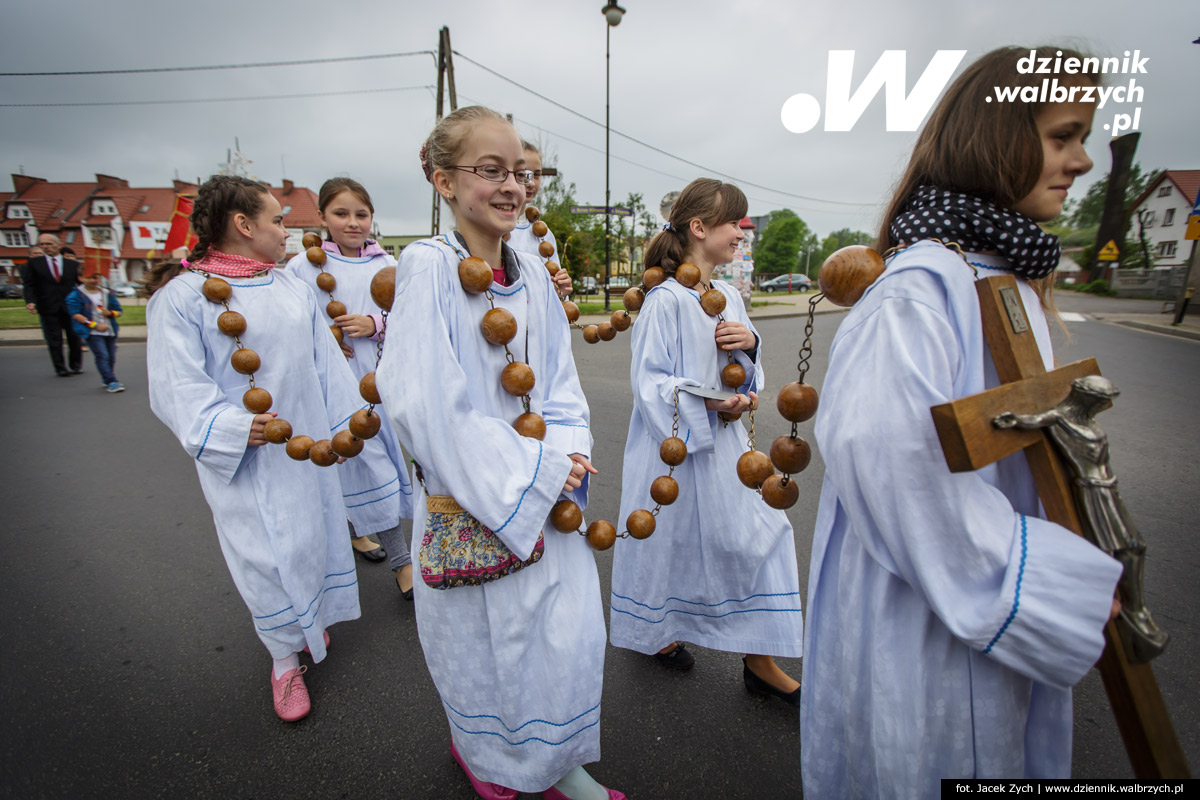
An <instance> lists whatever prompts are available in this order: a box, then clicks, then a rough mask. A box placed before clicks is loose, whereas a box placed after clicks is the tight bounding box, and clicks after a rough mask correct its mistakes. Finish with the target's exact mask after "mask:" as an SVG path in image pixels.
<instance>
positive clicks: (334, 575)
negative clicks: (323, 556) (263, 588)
mask: <svg viewBox="0 0 1200 800" xmlns="http://www.w3.org/2000/svg"><path fill="white" fill-rule="evenodd" d="M351 574H353V575H354V576H355V577H354V580H352V581H350V583H342V584H338V585H337V586H322V587H321V591H319V592H317V596H316V597H314V598H313V599H312V600H311V601H310V602H309V604H308V608H306V609H304V612H303V613H302V614H298V615H297V616H296V618H295V619H294V620H291V621H290V622H285V623H283V624H282V625H276V626H275V627H273V628H263V627H260V626H259V625H258V624H255V626H254V627H255V628H257V629H258V630H260V631H263V632H264V633H265V632H267V631H274V630H278V629H279V628H286V627H287V626H288V625H294V624H296V623H298V622H300V620H301V619H302V618H304V617H307V616H308V615H309V612H312V613H313V614H314V615H315V614H316V613H318V612H320V610H321V606H320V605H317V610H316V611H313V610H312V608H313V605H314V604H317V601H318V600H321V599H322V598H323V597H324V596H325V593H326V592H328V591H329V590H331V589H346V588H348V587H350V586H354V585H355V584H356V583H358V575H357V573H356V571H355V570H353V569H351V570H347V571H346V572H331V573H330V574H328V575H326V576H325V578H324V580H329V579H330V578H340V577H341V576H343V575H351ZM293 609H294V607H293V606H288V607H287V608H284V609H282V610H280V611H276V612H275V613H273V614H264V615H262V616H258V617H253V619H256V620H260V619H270V618H271V617H277V616H279V615H280V614H282V613H283V612H284V611H289V610H293ZM315 621H316V620H313V622H315ZM313 622H310V623H308V624H307V625H301V626H300V627H301V628H305V629H308V628H311V627H312V626H313Z"/></svg>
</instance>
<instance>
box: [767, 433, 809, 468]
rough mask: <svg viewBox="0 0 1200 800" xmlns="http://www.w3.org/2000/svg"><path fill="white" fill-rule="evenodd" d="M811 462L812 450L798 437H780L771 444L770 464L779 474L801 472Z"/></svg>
mask: <svg viewBox="0 0 1200 800" xmlns="http://www.w3.org/2000/svg"><path fill="white" fill-rule="evenodd" d="M811 460H812V448H811V447H809V446H808V442H806V441H804V440H803V439H801V438H800V437H799V436H794V437H793V436H780V437H778V438H777V439H775V441H773V442H771V463H772V464H774V465H775V467H776V468H777V469H778V470H779V471H780V472H790V473H793V474H795V473H797V472H803V471H804V468H805V467H807V466H808V462H809V461H811Z"/></svg>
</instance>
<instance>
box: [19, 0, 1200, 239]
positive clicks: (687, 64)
mask: <svg viewBox="0 0 1200 800" xmlns="http://www.w3.org/2000/svg"><path fill="white" fill-rule="evenodd" d="M621 4H622V6H623V7H624V8H625V9H626V10H627V14H626V15H625V18H624V20H623V21H622V22H621V24H620V26H619V27H616V28H613V29H612V30H611V37H612V38H611V52H612V58H611V80H612V96H611V103H612V112H611V113H612V128H613V130H614V131H620V132H621V133H624V134H628V135H629V136H631V137H633V138H635V139H638V140H641V141H642V142H645V143H646V144H649V145H652V146H654V147H657V148H659V149H660V150H663V151H667V152H669V153H671V154H673V155H676V156H679V157H681V158H683V159H686V160H687V161H690V162H694V164H698V165H701V166H693V165H690V164H687V163H683V162H681V161H678V160H676V159H674V158H672V157H670V156H667V155H665V154H663V153H661V152H656V151H655V150H653V149H649V148H647V147H645V146H643V145H641V144H637V143H634V142H631V141H629V140H628V139H625V138H622V137H621V136H619V135H617V134H615V133H614V134H613V136H612V144H611V149H612V161H611V186H612V197H613V201H614V202H617V201H618V200H619V199H621V198H624V197H625V196H626V195H627V194H628V193H630V192H640V193H642V194H643V195H644V197H645V198H646V200H647V204H648V205H649V206H650V207H651V208H652V209H657V207H658V202H659V199H660V198H661V197H662V196H663V195H664V194H665V193H667V192H668V191H671V190H673V189H680V188H682V187H683V186H684V185H685V184H686V183H687V182H688V181H690V180H691V179H693V178H695V177H699V176H701V175H711V174H715V173H723V174H724V175H727V176H733V177H734V178H735V179H737V182H739V183H740V185H741V186H742V188H743V189H744V190H745V192H746V194H747V195H748V196H749V197H750V213H751V214H752V215H758V214H765V213H767V212H769V211H772V210H774V209H777V208H792V209H794V210H795V211H797V212H798V213H799V214H800V216H801V217H802V218H804V219H805V221H807V222H808V224H809V226H810V227H811V228H812V229H813V230H815V231H816V232H817V233H818V234H819V235H822V236H824V235H825V234H828V233H829V232H830V231H832V230H834V229H837V228H842V227H851V228H858V229H862V230H868V231H873V230H874V228H875V226H876V224H877V219H878V214H879V213H880V210H881V204H882V203H883V202H885V200H886V198H887V195H888V192H889V189H890V187H891V186H892V184H893V182H894V181H895V180H896V178H897V177H898V172H899V170H900V169H901V168H902V167H903V165H904V162H905V160H906V158H907V156H908V153H909V150H910V148H911V145H912V142H913V139H914V137H915V135H916V134H914V133H905V132H888V131H886V130H885V120H884V96H883V92H880V93H879V94H878V95H877V96H876V97H875V99H874V100H873V101H872V103H871V105H870V106H869V107H868V108H867V110H866V112H865V113H864V114H863V116H862V118H861V119H860V120H859V122H858V123H857V124H856V125H855V126H854V127H853V129H852V130H851V131H848V132H826V131H824V130H823V129H822V128H823V124H818V125H817V127H816V128H814V129H813V130H811V131H809V132H808V133H804V134H796V133H791V132H789V131H788V130H787V129H785V128H784V126H783V124H782V122H781V120H780V109H781V107H782V105H783V103H784V101H785V100H787V99H788V98H789V97H790V96H792V95H793V94H796V93H799V92H805V93H809V94H812V95H813V96H814V97H816V98H817V99H818V101H820V103H821V104H822V106H823V105H824V97H825V81H826V71H827V63H828V58H829V51H831V50H854V51H856V56H855V62H854V77H853V86H855V87H857V86H858V84H859V83H860V82H861V81H862V79H863V78H864V76H865V75H866V74H867V72H868V71H869V70H870V68H871V67H872V66H873V65H874V63H875V61H876V59H878V58H879V57H880V55H881V54H882V53H883V51H885V50H888V49H893V50H904V51H906V54H907V61H908V81H907V86H908V88H910V89H911V87H912V86H913V84H914V82H915V81H916V80H917V78H918V77H919V76H920V74H921V72H922V70H924V68H925V66H926V65H927V64H928V63H929V62H930V60H931V59H932V58H933V57H934V54H935V53H936V51H938V50H966V51H967V55H966V57H965V58H964V59H963V61H962V63H961V64H960V65H959V68H958V70H959V71H961V69H962V68H963V67H965V66H966V65H967V64H968V63H970V62H971V61H972V60H974V59H975V58H977V57H978V56H980V55H982V54H983V53H985V52H987V51H988V50H990V49H992V48H994V47H999V46H1002V45H1009V44H1016V45H1030V46H1032V45H1036V44H1041V43H1049V44H1058V45H1063V44H1066V45H1071V46H1074V47H1077V48H1080V49H1083V50H1086V51H1088V52H1090V53H1091V54H1094V55H1099V56H1108V55H1115V56H1122V55H1123V54H1124V52H1125V51H1126V50H1129V51H1134V50H1140V51H1141V55H1142V56H1143V57H1148V58H1149V60H1148V61H1147V62H1146V63H1145V68H1146V74H1144V75H1143V74H1139V75H1136V76H1132V77H1135V78H1136V80H1137V83H1138V85H1140V86H1142V87H1143V89H1144V93H1145V94H1144V102H1143V103H1141V104H1140V107H1141V115H1140V125H1139V128H1140V130H1141V131H1142V134H1143V135H1142V138H1141V142H1140V144H1139V148H1138V154H1137V159H1138V161H1139V163H1141V164H1142V166H1143V167H1145V168H1164V167H1165V168H1197V167H1200V145H1198V144H1197V142H1198V139H1200V131H1198V129H1197V128H1198V122H1200V113H1197V108H1196V96H1197V94H1196V89H1195V86H1196V81H1195V76H1196V75H1197V74H1198V73H1200V45H1195V44H1192V41H1193V40H1195V39H1196V38H1197V37H1200V12H1198V11H1197V4H1196V3H1195V2H1194V0H1170V1H1162V2H1152V3H1142V4H1132V3H1127V2H1120V3H1119V2H1116V1H1115V0H1086V1H1084V2H1079V1H1077V0H1058V1H1057V2H1046V0H1033V1H1032V2H1031V1H1030V0H1002V1H998V0H991V1H990V2H989V1H982V2H949V1H947V2H937V1H936V0H920V1H919V2H912V1H906V2H898V1H896V0H889V1H888V2H882V1H881V0H865V1H863V0H860V2H854V3H849V2H820V3H801V2H796V1H795V0H787V1H786V2H784V0H741V2H737V3H734V2H729V0H722V2H716V0H687V1H686V2H685V0H621ZM603 5H604V2H603V0H553V1H551V0H529V2H525V3H520V4H518V3H514V2H485V1H484V0H440V1H439V2H414V1H413V0H393V2H387V3H372V2H366V0H361V1H360V2H337V3H332V2H312V1H311V0H292V1H291V2H287V3H281V2H245V0H239V2H229V1H228V0H206V2H203V3H195V2H193V3H187V4H183V3H176V2H162V1H161V0H159V1H158V2H140V1H139V0H106V2H103V3H92V2H86V3H85V2H79V1H78V0H75V2H61V0H38V2H33V3H16V2H5V4H4V16H3V28H0V65H2V68H0V72H5V73H12V72H34V71H65V70H112V69H135V68H146V67H177V66H193V65H216V64H240V63H248V62H263V61H282V60H298V59H308V58H336V57H343V56H352V55H373V54H385V53H401V52H409V51H421V50H436V49H437V41H438V30H439V28H440V27H441V26H443V25H446V26H449V28H450V34H451V43H452V45H453V47H454V49H455V50H457V51H460V52H461V53H462V55H463V56H465V57H467V58H469V59H472V60H474V61H476V62H478V63H479V64H482V65H484V66H486V67H487V68H489V69H491V70H494V71H495V72H498V73H500V74H501V75H503V76H505V77H506V78H508V79H511V80H512V81H515V82H516V83H519V84H522V85H524V86H526V87H528V88H530V89H532V90H534V91H536V92H538V93H540V94H541V95H544V96H545V97H547V98H549V99H551V100H553V101H556V102H557V103H560V104H562V105H563V106H567V107H569V108H570V109H572V110H573V111H575V112H578V114H580V115H583V116H586V117H590V118H592V119H593V120H598V121H599V122H600V123H603V121H604V91H605V81H604V78H605V63H604V52H605V30H606V25H605V21H604V17H603V15H602V14H601V7H602V6H603ZM514 8H523V9H525V11H524V13H522V14H521V15H514V14H512V13H511V10H512V9H514ZM467 58H461V57H457V56H456V57H455V78H456V83H457V88H458V100H459V105H460V106H461V105H467V104H469V103H473V102H478V103H483V104H486V105H489V106H492V107H493V108H496V109H497V110H499V111H502V112H507V113H511V114H513V116H514V118H515V121H516V124H517V127H518V129H519V130H520V132H521V133H522V134H523V135H524V136H525V137H526V138H530V139H534V140H537V141H540V142H542V143H544V144H545V145H547V146H548V150H549V152H550V154H551V161H553V162H556V163H557V166H558V167H559V169H560V171H561V172H562V173H563V175H564V176H566V178H567V179H568V180H570V181H573V182H574V183H575V184H576V186H577V192H576V197H577V198H578V199H579V200H580V201H581V202H590V203H603V200H604V128H603V124H601V125H595V124H592V123H590V122H588V121H586V120H584V119H582V118H580V117H579V116H576V115H574V114H572V113H570V112H568V111H565V110H563V109H562V108H559V107H556V106H555V105H554V104H552V103H550V102H548V101H547V100H545V99H542V98H540V97H538V96H536V95H534V94H531V93H530V92H527V91H525V90H523V89H521V88H518V87H517V86H514V85H513V84H512V83H508V82H506V81H504V80H502V79H500V78H498V77H495V76H494V75H492V74H489V73H488V72H486V71H484V70H483V69H481V68H480V67H478V66H476V65H475V64H473V63H471V62H470V61H468V60H467ZM956 74H957V72H956ZM1128 77H1130V76H1124V77H1121V76H1117V77H1114V78H1113V79H1111V80H1110V83H1114V84H1119V85H1124V84H1125V83H1126V82H1127V79H1128ZM436 78H437V71H436V66H435V64H434V60H433V58H432V57H431V56H429V55H417V56H410V57H404V58H389V59H381V60H372V61H361V62H344V63H334V64H324V65H307V66H291V67H275V68H259V69H236V70H222V71H205V72H181V73H158V74H147V75H105V76H61V77H59V76H55V77H0V104H3V106H2V107H0V142H2V143H3V147H2V150H0V152H2V153H3V160H4V163H3V168H4V169H5V170H7V172H9V173H17V172H21V171H24V172H25V174H28V175H35V176H38V177H42V178H46V179H48V180H51V181H89V180H92V176H93V174H94V173H97V172H101V173H107V174H111V175H116V176H119V177H122V178H125V179H127V180H129V181H130V183H131V184H133V185H134V186H169V185H170V183H171V179H172V178H174V177H176V175H178V177H181V178H184V179H187V180H195V179H196V178H197V177H202V178H203V177H206V176H208V175H210V174H212V173H213V172H214V171H215V170H216V168H217V165H218V164H219V163H220V162H222V161H224V159H225V155H226V150H227V149H228V148H231V147H233V144H234V139H235V137H237V138H238V140H239V141H240V143H241V150H242V153H243V155H244V156H245V157H246V158H248V159H251V160H252V161H253V164H252V165H251V167H250V171H251V173H252V174H253V175H254V176H256V177H258V178H259V179H262V180H265V181H268V182H269V183H272V184H279V183H280V181H281V180H282V178H284V177H286V178H290V179H291V180H293V181H295V182H296V183H298V184H301V185H305V186H309V187H311V188H312V189H314V190H316V189H317V188H319V186H320V184H321V183H322V181H324V180H325V179H326V178H329V177H333V176H335V175H349V176H351V177H354V178H357V179H359V180H360V181H362V182H363V183H364V184H365V185H366V187H367V189H368V190H369V191H370V192H371V194H372V197H373V199H374V202H375V207H376V216H377V219H378V221H379V224H380V226H381V228H382V230H383V232H384V233H387V234H419V233H424V232H428V229H429V217H430V189H429V186H428V184H427V183H426V182H425V180H424V176H423V175H422V173H421V170H420V166H419V164H418V160H417V152H418V150H419V148H420V146H421V143H422V142H423V141H424V138H425V136H426V135H427V134H428V132H429V129H430V128H431V127H432V125H433V121H434V114H435V110H434V92H433V90H432V88H431V87H432V86H433V85H434V84H435V83H436ZM401 87H417V88H408V89H406V90H404V91H388V92H370V93H366V90H377V89H396V88H401ZM1189 87H1190V88H1189ZM300 93H322V94H324V95H325V96H322V97H311V98H291V99H258V100H253V101H240V102H213V103H196V102H189V103H181V104H171V105H121V104H120V103H121V102H123V101H125V102H127V101H147V100H185V99H186V100H196V99H205V98H239V97H240V98H249V97H263V96H269V95H295V94H300ZM28 103H58V104H61V103H100V104H102V105H98V106H84V107H79V106H76V107H61V106H59V107H36V108H32V107H13V104H28ZM1135 107H1136V104H1125V105H1120V106H1118V105H1114V104H1112V103H1110V104H1109V106H1108V107H1106V108H1105V109H1101V110H1100V111H1099V112H1098V113H1097V115H1096V129H1095V132H1094V134H1093V136H1092V138H1091V141H1090V143H1089V145H1088V150H1089V153H1090V154H1091V156H1092V158H1093V159H1094V160H1095V162H1096V168H1095V169H1094V171H1093V172H1092V174H1090V175H1088V176H1087V177H1085V178H1084V179H1083V180H1081V181H1079V182H1077V184H1076V189H1075V190H1074V191H1073V192H1072V194H1073V196H1076V197H1080V196H1082V194H1083V191H1084V190H1085V189H1086V186H1087V185H1088V184H1089V183H1090V182H1091V181H1092V180H1094V179H1096V178H1098V177H1100V176H1102V175H1103V174H1104V173H1105V172H1106V171H1107V169H1108V166H1109V163H1110V156H1109V153H1108V142H1109V139H1108V136H1109V133H1108V131H1105V130H1103V129H1102V127H1101V126H1102V125H1103V124H1104V123H1106V122H1111V121H1112V115H1113V114H1115V113H1131V112H1133V110H1134V109H1135ZM822 121H823V120H822ZM751 183H753V184H757V186H752V185H750V184H751ZM0 186H3V187H4V188H5V189H11V186H10V185H9V184H8V183H7V180H6V179H5V180H3V181H0ZM760 187H765V188H760ZM796 195H800V196H804V197H808V198H816V199H813V200H802V199H799V198H798V197H796ZM831 201H837V202H836V203H835V202H831ZM849 204H858V205H849ZM444 219H446V218H445V217H444Z"/></svg>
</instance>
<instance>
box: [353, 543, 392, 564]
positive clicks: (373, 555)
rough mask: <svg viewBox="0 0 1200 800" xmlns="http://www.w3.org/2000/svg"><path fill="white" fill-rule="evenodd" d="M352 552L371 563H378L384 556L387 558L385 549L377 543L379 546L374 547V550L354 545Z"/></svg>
mask: <svg viewBox="0 0 1200 800" xmlns="http://www.w3.org/2000/svg"><path fill="white" fill-rule="evenodd" d="M354 552H356V553H358V554H359V555H360V556H362V557H363V558H364V559H366V560H367V561H370V562H371V563H373V564H378V563H379V562H380V561H383V560H384V559H385V558H387V550H384V549H383V545H379V547H376V548H375V549H374V550H359V549H358V548H357V547H356V548H354Z"/></svg>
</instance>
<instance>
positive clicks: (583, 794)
mask: <svg viewBox="0 0 1200 800" xmlns="http://www.w3.org/2000/svg"><path fill="white" fill-rule="evenodd" d="M554 788H555V789H558V790H559V791H560V792H562V793H563V794H565V795H566V796H567V797H569V798H571V800H608V790H607V789H605V788H604V787H603V786H601V785H600V784H598V783H596V779H595V778H593V777H592V776H591V775H588V774H587V770H585V769H584V768H583V767H576V768H575V769H573V770H571V771H570V772H568V773H567V774H566V775H564V776H563V777H562V780H560V781H559V782H558V783H556V784H554Z"/></svg>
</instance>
